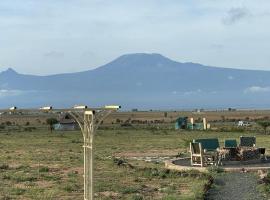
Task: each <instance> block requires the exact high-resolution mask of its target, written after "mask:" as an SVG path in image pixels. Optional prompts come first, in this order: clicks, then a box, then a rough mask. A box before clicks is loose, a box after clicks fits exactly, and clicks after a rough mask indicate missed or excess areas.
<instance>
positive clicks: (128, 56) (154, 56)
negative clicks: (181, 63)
mask: <svg viewBox="0 0 270 200" xmlns="http://www.w3.org/2000/svg"><path fill="white" fill-rule="evenodd" d="M117 59H166V60H170V59H169V58H167V57H165V56H163V55H161V54H159V53H131V54H124V55H122V56H120V57H119V58H117ZM117 59H116V60H117Z"/></svg>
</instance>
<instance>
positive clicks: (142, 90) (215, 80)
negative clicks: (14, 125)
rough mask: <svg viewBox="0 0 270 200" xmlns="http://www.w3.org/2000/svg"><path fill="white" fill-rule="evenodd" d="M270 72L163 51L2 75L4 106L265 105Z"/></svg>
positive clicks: (269, 93)
mask: <svg viewBox="0 0 270 200" xmlns="http://www.w3.org/2000/svg"><path fill="white" fill-rule="evenodd" d="M269 98H270V71H258V70H239V69H232V68H218V67H209V66H204V65H201V64H196V63H180V62H175V61H173V60H171V59H169V58H166V57H164V56H162V55H160V54H143V53H138V54H128V55H123V56H120V57H119V58H117V59H115V60H114V61H112V62H110V63H108V64H106V65H103V66H101V67H98V68H96V69H93V70H89V71H83V72H77V73H68V74H57V75H49V76H35V75H25V74H19V73H17V72H16V71H14V70H13V69H11V68H9V69H8V70H6V71H3V72H1V73H0V106H1V107H7V106H11V105H17V106H23V107H35V106H41V105H55V106H57V107H64V106H72V105H74V104H87V105H90V106H99V105H104V104H121V105H122V106H123V107H124V108H126V109H130V108H139V109H183V108H200V107H204V108H226V107H236V108H266V107H269V106H270V101H268V99H269Z"/></svg>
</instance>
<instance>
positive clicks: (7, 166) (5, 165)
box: [0, 164, 9, 170]
mask: <svg viewBox="0 0 270 200" xmlns="http://www.w3.org/2000/svg"><path fill="white" fill-rule="evenodd" d="M0 169H4V170H7V169H9V165H8V164H1V165H0Z"/></svg>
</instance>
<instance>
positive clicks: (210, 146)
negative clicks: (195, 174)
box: [193, 138, 219, 166]
mask: <svg viewBox="0 0 270 200" xmlns="http://www.w3.org/2000/svg"><path fill="white" fill-rule="evenodd" d="M193 143H199V144H200V146H201V156H202V161H203V163H202V164H203V165H202V166H204V165H208V164H217V153H218V151H217V150H218V148H219V141H218V139H217V138H207V139H195V140H193Z"/></svg>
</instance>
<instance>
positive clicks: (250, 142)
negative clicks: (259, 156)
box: [239, 136, 256, 147]
mask: <svg viewBox="0 0 270 200" xmlns="http://www.w3.org/2000/svg"><path fill="white" fill-rule="evenodd" d="M239 146H240V147H255V146H256V137H255V136H251V137H248V136H240V145H239Z"/></svg>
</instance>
